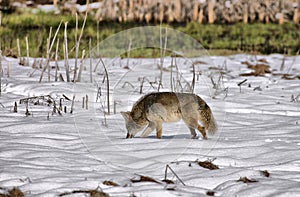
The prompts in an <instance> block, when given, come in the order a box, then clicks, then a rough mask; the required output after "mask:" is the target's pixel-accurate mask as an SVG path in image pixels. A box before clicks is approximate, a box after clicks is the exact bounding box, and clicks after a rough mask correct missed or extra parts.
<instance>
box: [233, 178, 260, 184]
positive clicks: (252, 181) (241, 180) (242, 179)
mask: <svg viewBox="0 0 300 197" xmlns="http://www.w3.org/2000/svg"><path fill="white" fill-rule="evenodd" d="M237 182H243V183H256V182H258V181H257V180H255V179H249V178H247V177H240V179H239V180H237Z"/></svg>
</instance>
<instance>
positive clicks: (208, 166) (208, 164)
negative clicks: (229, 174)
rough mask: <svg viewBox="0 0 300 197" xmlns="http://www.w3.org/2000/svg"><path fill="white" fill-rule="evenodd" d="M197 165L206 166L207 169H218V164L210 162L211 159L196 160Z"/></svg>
mask: <svg viewBox="0 0 300 197" xmlns="http://www.w3.org/2000/svg"><path fill="white" fill-rule="evenodd" d="M198 164H199V166H201V167H202V168H207V169H209V170H216V169H219V166H217V165H215V164H213V163H212V161H210V160H207V161H199V162H198Z"/></svg>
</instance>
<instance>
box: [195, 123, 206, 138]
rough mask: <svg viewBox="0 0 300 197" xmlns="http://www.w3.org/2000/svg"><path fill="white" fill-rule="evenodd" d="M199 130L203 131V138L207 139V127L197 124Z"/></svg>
mask: <svg viewBox="0 0 300 197" xmlns="http://www.w3.org/2000/svg"><path fill="white" fill-rule="evenodd" d="M197 129H198V131H200V132H201V134H202V136H203V139H205V140H207V136H206V132H205V128H204V127H201V126H200V125H198V126H197Z"/></svg>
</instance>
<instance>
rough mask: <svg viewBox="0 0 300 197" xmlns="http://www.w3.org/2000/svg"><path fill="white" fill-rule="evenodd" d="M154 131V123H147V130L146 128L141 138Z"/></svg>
mask: <svg viewBox="0 0 300 197" xmlns="http://www.w3.org/2000/svg"><path fill="white" fill-rule="evenodd" d="M154 129H155V124H154V122H149V124H148V126H147V128H146V129H145V131H144V132H143V133H142V135H141V137H147V136H148V135H149V134H150V133H151V132H152V131H153V130H154Z"/></svg>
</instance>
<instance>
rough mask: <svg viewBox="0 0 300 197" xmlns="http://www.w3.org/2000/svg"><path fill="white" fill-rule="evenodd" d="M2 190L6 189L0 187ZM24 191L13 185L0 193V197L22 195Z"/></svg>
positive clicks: (18, 196) (19, 196) (20, 196)
mask: <svg viewBox="0 0 300 197" xmlns="http://www.w3.org/2000/svg"><path fill="white" fill-rule="evenodd" d="M1 189H2V190H6V189H3V188H1ZM23 196H24V193H23V192H22V191H21V190H20V189H19V188H16V187H14V188H13V189H11V190H8V191H7V193H5V194H0V197H23Z"/></svg>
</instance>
